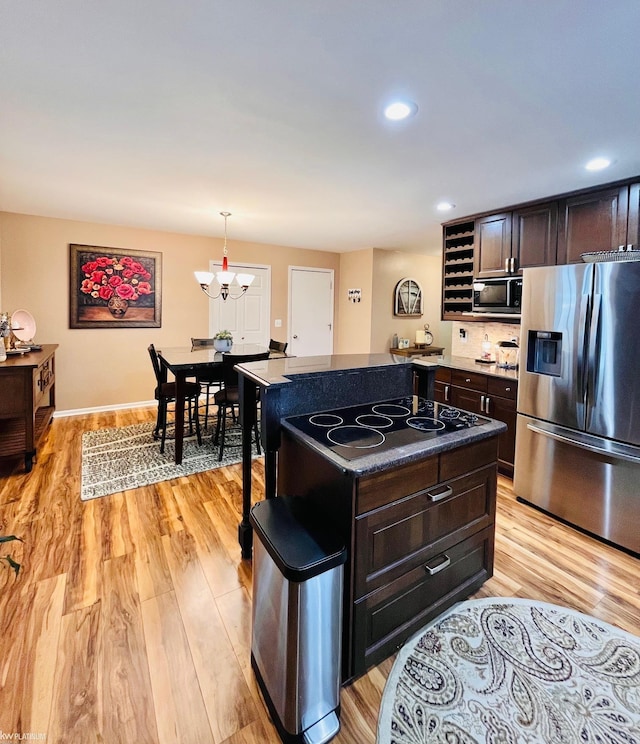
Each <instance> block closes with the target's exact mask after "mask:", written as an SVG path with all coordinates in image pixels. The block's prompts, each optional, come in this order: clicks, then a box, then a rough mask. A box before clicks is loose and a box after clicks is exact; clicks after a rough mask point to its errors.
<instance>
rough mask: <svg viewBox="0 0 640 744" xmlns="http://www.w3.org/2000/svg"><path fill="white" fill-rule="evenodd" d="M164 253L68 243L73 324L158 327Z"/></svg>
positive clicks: (71, 326) (71, 324)
mask: <svg viewBox="0 0 640 744" xmlns="http://www.w3.org/2000/svg"><path fill="white" fill-rule="evenodd" d="M161 326H162V253H157V252H154V251H136V250H123V249H122V248H106V247H102V246H95V245H82V244H79V243H70V244H69V328H160V327H161Z"/></svg>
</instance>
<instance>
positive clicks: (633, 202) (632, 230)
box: [627, 183, 640, 251]
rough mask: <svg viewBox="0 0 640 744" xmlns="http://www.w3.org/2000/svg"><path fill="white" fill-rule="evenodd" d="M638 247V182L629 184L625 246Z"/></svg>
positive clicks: (639, 215)
mask: <svg viewBox="0 0 640 744" xmlns="http://www.w3.org/2000/svg"><path fill="white" fill-rule="evenodd" d="M630 245H631V246H632V247H633V249H634V250H636V251H637V250H639V249H640V183H632V184H631V186H629V218H628V220H627V246H630Z"/></svg>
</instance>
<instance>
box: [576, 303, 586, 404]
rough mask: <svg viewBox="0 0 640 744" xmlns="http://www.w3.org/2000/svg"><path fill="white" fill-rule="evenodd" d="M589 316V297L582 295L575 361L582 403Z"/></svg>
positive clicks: (584, 397)
mask: <svg viewBox="0 0 640 744" xmlns="http://www.w3.org/2000/svg"><path fill="white" fill-rule="evenodd" d="M588 314H589V295H586V294H584V295H582V301H581V302H580V322H579V326H578V327H579V328H581V329H582V332H581V337H580V349H579V350H578V355H577V359H576V373H577V376H578V390H579V391H580V398H581V401H582V402H584V401H585V399H586V396H587V375H586V370H585V361H586V356H587V348H588V347H587V316H588Z"/></svg>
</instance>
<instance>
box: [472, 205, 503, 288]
mask: <svg viewBox="0 0 640 744" xmlns="http://www.w3.org/2000/svg"><path fill="white" fill-rule="evenodd" d="M475 241H476V247H475V256H474V273H475V275H476V277H481V278H483V279H487V278H489V277H492V276H503V275H504V274H508V273H511V271H512V267H511V264H512V262H511V213H510V212H505V213H503V214H491V215H488V216H486V217H479V218H478V219H477V220H476V221H475Z"/></svg>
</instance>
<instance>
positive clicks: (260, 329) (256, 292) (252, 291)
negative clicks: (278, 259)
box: [209, 261, 271, 346]
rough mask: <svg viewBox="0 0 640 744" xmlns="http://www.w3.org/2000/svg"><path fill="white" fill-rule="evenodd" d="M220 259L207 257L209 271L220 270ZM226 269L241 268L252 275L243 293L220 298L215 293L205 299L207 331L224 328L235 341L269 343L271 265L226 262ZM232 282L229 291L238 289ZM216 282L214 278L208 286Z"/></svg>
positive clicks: (240, 269) (213, 285)
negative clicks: (213, 295)
mask: <svg viewBox="0 0 640 744" xmlns="http://www.w3.org/2000/svg"><path fill="white" fill-rule="evenodd" d="M220 269H221V264H220V261H211V262H210V269H209V271H213V272H214V273H215V272H216V271H220ZM229 270H230V271H236V272H238V271H243V272H246V273H250V274H253V275H254V276H255V279H254V280H253V282H252V283H251V286H250V287H249V289H248V290H247V291H246V293H245V294H244V296H243V297H241V298H240V299H238V300H233V299H231V297H228V298H227V299H226V300H223V299H222V297H218V298H217V299H215V300H210V301H209V334H210V335H211V336H213V334H214V333H216V332H217V331H221V330H223V329H226V330H228V331H231V333H232V334H233V340H234V342H235V343H237V344H260V345H261V346H268V345H269V339H270V336H269V317H270V314H271V267H270V266H254V265H251V264H231V263H230V264H229ZM234 284H235V282H234V283H233V284H232V285H231V295H236V294H238V292H239V288H238V285H237V284H235V287H236V288H234ZM216 286H218V284H217V282H216V280H215V279H214V280H213V282H212V288H214V287H216Z"/></svg>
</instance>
